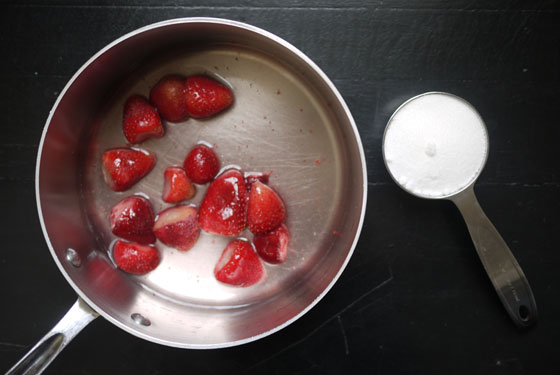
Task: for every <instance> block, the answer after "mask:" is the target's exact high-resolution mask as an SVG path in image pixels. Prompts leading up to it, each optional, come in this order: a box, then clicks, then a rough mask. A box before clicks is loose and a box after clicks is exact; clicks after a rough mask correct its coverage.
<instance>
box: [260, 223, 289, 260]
mask: <svg viewBox="0 0 560 375" xmlns="http://www.w3.org/2000/svg"><path fill="white" fill-rule="evenodd" d="M289 241H290V232H288V228H287V227H286V225H284V224H281V225H280V226H278V227H276V228H275V229H273V230H271V231H270V232H268V233H265V234H257V235H256V236H255V238H254V239H253V243H254V244H255V248H256V249H257V253H258V254H259V255H260V256H261V258H262V260H264V261H265V262H268V263H272V264H279V263H284V262H285V261H286V257H287V256H288V242H289Z"/></svg>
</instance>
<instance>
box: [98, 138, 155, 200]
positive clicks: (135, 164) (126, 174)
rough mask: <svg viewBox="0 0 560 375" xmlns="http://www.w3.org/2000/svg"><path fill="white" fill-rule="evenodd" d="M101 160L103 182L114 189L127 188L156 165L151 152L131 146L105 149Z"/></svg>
mask: <svg viewBox="0 0 560 375" xmlns="http://www.w3.org/2000/svg"><path fill="white" fill-rule="evenodd" d="M101 161H102V165H103V176H104V178H105V182H106V183H107V185H109V187H110V188H111V189H112V190H114V191H124V190H127V189H129V188H130V187H131V186H132V185H134V184H135V183H137V182H138V181H140V180H141V179H142V177H144V176H145V175H146V174H148V172H150V171H151V170H152V168H153V167H154V165H156V157H155V155H154V154H153V153H151V152H149V151H146V150H141V149H132V148H114V149H112V150H108V151H105V152H104V153H103V156H102V158H101Z"/></svg>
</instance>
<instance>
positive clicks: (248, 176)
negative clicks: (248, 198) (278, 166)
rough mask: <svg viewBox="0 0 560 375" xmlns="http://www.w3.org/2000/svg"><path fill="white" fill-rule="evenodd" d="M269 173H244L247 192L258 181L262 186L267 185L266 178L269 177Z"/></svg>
mask: <svg viewBox="0 0 560 375" xmlns="http://www.w3.org/2000/svg"><path fill="white" fill-rule="evenodd" d="M271 173H272V171H270V172H268V173H260V172H250V173H245V185H246V186H247V190H248V191H249V190H251V185H253V184H254V183H255V182H257V181H260V182H262V183H263V184H268V178H269V177H270V174H271Z"/></svg>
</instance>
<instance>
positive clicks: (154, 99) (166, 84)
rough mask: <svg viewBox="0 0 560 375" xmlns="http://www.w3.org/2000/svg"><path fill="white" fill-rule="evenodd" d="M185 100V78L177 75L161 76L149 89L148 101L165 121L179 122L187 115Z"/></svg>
mask: <svg viewBox="0 0 560 375" xmlns="http://www.w3.org/2000/svg"><path fill="white" fill-rule="evenodd" d="M185 100H186V96H185V79H184V78H183V77H180V76H177V75H170V76H165V77H163V78H162V79H161V80H160V81H159V82H158V83H157V84H156V85H155V86H154V87H153V88H152V90H150V102H151V103H152V104H153V105H154V106H155V107H156V108H157V110H158V112H159V114H160V115H161V117H162V118H163V119H164V120H167V121H171V122H179V121H183V120H186V119H187V117H189V114H188V113H187V105H186V102H185Z"/></svg>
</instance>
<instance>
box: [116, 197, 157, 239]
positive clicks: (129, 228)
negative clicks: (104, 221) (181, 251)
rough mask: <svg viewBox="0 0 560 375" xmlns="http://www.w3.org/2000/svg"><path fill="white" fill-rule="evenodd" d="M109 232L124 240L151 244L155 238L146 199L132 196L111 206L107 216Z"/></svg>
mask: <svg viewBox="0 0 560 375" xmlns="http://www.w3.org/2000/svg"><path fill="white" fill-rule="evenodd" d="M109 219H110V222H111V232H113V234H114V235H115V236H119V237H121V238H124V239H125V240H129V241H134V242H138V243H140V244H142V245H146V244H149V243H153V242H155V241H156V236H154V233H153V232H152V227H153V226H154V212H153V211H152V206H151V205H150V202H148V200H147V199H145V198H142V197H139V196H136V195H135V196H132V197H128V198H125V199H123V200H122V201H120V202H119V203H117V204H116V205H114V206H113V208H112V209H111V213H110V215H109Z"/></svg>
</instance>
